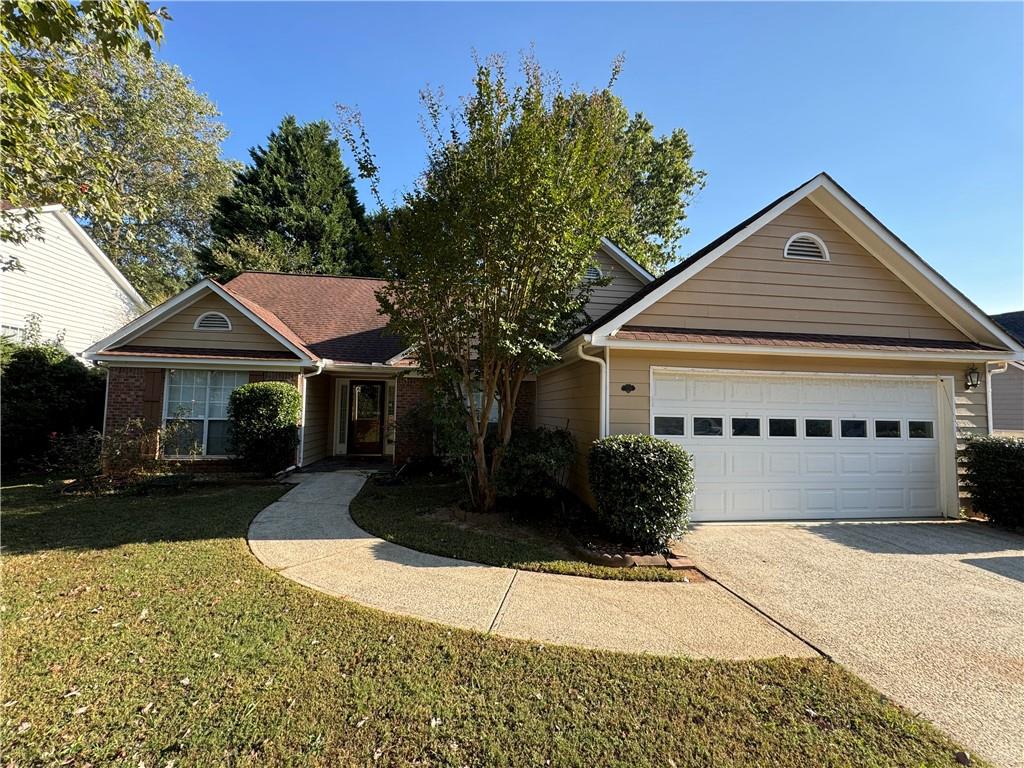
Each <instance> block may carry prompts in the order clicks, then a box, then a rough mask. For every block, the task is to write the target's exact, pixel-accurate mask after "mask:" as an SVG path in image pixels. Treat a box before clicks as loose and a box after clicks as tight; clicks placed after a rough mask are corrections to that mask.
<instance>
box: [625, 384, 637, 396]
mask: <svg viewBox="0 0 1024 768" xmlns="http://www.w3.org/2000/svg"><path fill="white" fill-rule="evenodd" d="M635 389H636V387H634V386H633V385H632V384H623V385H622V391H623V392H625V393H626V394H627V395H628V394H629V393H630V392H632V391H633V390H635Z"/></svg>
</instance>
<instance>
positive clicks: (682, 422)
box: [654, 416, 686, 437]
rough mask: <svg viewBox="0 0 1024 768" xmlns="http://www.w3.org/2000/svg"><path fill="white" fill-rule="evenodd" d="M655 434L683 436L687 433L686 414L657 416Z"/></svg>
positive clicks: (655, 418)
mask: <svg viewBox="0 0 1024 768" xmlns="http://www.w3.org/2000/svg"><path fill="white" fill-rule="evenodd" d="M654 434H655V435H661V436H663V437H682V436H684V435H685V434H686V417H685V416H655V417H654Z"/></svg>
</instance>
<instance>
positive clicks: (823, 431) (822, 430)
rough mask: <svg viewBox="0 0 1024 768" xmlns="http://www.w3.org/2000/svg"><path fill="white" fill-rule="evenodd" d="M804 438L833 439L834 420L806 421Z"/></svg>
mask: <svg viewBox="0 0 1024 768" xmlns="http://www.w3.org/2000/svg"><path fill="white" fill-rule="evenodd" d="M804 437H813V438H822V437H832V419H805V420H804Z"/></svg>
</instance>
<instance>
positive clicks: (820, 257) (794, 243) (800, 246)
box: [782, 232, 829, 261]
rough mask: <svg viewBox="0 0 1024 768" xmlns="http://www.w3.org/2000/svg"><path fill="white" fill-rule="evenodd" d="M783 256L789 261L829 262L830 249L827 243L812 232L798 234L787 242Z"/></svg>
mask: <svg viewBox="0 0 1024 768" xmlns="http://www.w3.org/2000/svg"><path fill="white" fill-rule="evenodd" d="M782 255H783V256H785V257H786V258H787V259H803V260H805V261H828V260H829V255H828V247H827V246H826V245H825V241H824V240H822V239H821V238H820V237H818V236H817V235H815V234H812V233H810V232H797V233H796V234H795V235H793V236H792V237H791V238H789V240H787V241H786V247H785V249H784V250H783V251H782Z"/></svg>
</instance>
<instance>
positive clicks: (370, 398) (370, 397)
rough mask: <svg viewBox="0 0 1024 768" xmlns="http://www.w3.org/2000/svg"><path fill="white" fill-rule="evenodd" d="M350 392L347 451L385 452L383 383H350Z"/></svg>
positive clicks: (362, 452) (359, 452)
mask: <svg viewBox="0 0 1024 768" xmlns="http://www.w3.org/2000/svg"><path fill="white" fill-rule="evenodd" d="M350 386H351V389H350V391H349V398H348V402H349V413H350V414H351V417H350V419H349V431H348V434H349V440H348V452H349V453H356V454H368V455H369V454H382V453H384V383H383V382H380V381H353V382H352V384H351V385H350Z"/></svg>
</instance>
